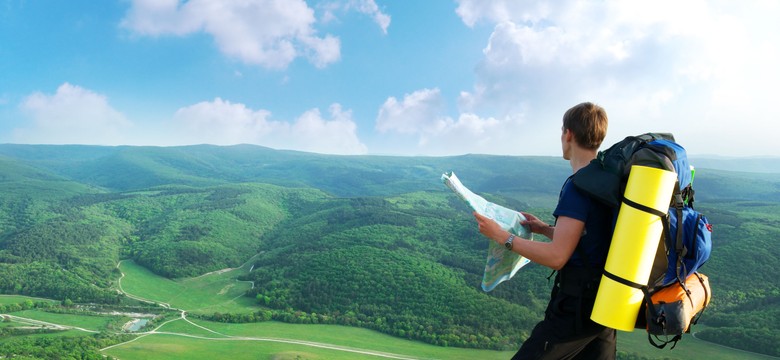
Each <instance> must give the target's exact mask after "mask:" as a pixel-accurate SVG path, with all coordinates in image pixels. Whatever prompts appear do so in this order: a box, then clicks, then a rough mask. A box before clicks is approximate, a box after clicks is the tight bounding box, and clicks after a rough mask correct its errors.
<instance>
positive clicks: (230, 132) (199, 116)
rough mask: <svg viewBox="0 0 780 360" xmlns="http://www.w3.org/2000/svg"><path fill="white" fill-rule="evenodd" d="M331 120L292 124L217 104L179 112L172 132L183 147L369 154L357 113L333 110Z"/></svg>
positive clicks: (308, 115) (314, 117)
mask: <svg viewBox="0 0 780 360" xmlns="http://www.w3.org/2000/svg"><path fill="white" fill-rule="evenodd" d="M328 110H329V115H330V117H329V118H325V117H323V116H322V114H321V113H320V110H319V109H311V110H308V111H306V112H304V113H303V114H302V115H301V116H299V117H298V118H297V119H295V120H294V121H292V122H285V121H276V120H272V119H271V113H270V112H269V111H267V110H262V109H261V110H253V109H250V108H248V107H247V106H246V105H244V104H239V103H231V102H230V101H226V100H222V99H220V98H216V99H214V100H213V101H205V102H200V103H197V104H194V105H191V106H187V107H184V108H181V109H179V110H178V111H176V113H175V115H174V117H173V121H172V125H173V129H172V131H173V132H174V133H176V134H178V135H177V136H178V137H179V140H178V141H179V142H180V143H183V144H193V143H209V144H217V145H233V144H241V143H248V144H259V145H263V146H268V147H272V148H276V149H294V150H301V151H309V152H317V153H327V154H364V153H366V151H367V150H366V146H365V145H364V144H363V143H361V142H360V140H359V139H358V136H357V126H356V125H355V122H354V121H353V120H352V112H351V111H349V110H344V109H342V107H341V105H339V104H333V105H331V106H330V108H329V109H328Z"/></svg>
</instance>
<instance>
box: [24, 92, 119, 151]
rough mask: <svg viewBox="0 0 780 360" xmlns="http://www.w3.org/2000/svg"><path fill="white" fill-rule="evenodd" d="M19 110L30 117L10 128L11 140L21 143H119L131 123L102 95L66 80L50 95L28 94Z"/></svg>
mask: <svg viewBox="0 0 780 360" xmlns="http://www.w3.org/2000/svg"><path fill="white" fill-rule="evenodd" d="M20 109H21V110H22V112H23V113H24V114H26V115H27V116H28V117H29V120H31V122H30V123H29V126H27V127H22V128H17V129H14V130H13V133H12V139H13V141H14V142H20V143H39V144H96V145H119V144H124V143H125V142H126V141H127V139H126V137H125V135H126V132H127V130H129V129H131V128H132V126H133V124H132V123H131V122H130V121H128V120H127V119H126V118H125V116H124V115H123V114H122V113H120V112H119V111H117V110H115V109H114V108H113V107H112V106H111V105H110V104H109V103H108V100H107V98H106V96H105V95H101V94H98V93H95V92H93V91H90V90H87V89H84V88H82V87H79V86H75V85H71V84H69V83H64V84H62V85H60V87H58V88H57V91H56V93H54V94H53V95H47V94H44V93H41V92H35V93H33V94H31V95H29V96H27V98H25V99H24V100H23V101H22V103H21V104H20Z"/></svg>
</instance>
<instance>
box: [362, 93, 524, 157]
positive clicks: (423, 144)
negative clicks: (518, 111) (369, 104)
mask: <svg viewBox="0 0 780 360" xmlns="http://www.w3.org/2000/svg"><path fill="white" fill-rule="evenodd" d="M523 123H524V119H523V117H522V116H521V115H516V116H507V117H503V118H501V119H496V118H492V117H487V118H482V117H480V116H478V115H476V114H473V113H461V114H460V115H459V116H458V118H457V119H453V118H450V117H448V116H446V106H445V103H444V99H443V97H442V95H441V91H440V90H439V89H421V90H417V91H415V92H412V93H410V94H405V95H404V97H403V99H402V100H400V101H399V100H398V99H396V98H395V97H390V98H388V99H387V100H386V101H385V103H384V104H383V105H382V107H381V108H380V110H379V114H378V116H377V120H376V129H377V130H378V131H379V132H380V133H382V134H383V136H384V142H387V143H396V144H397V143H404V142H408V141H405V140H404V139H408V138H410V137H412V138H414V143H412V144H409V145H408V146H404V147H396V149H395V152H396V153H399V152H400V153H401V154H406V155H417V154H427V155H452V154H465V153H495V152H496V150H497V149H502V148H503V144H507V143H517V142H518V140H520V139H522V137H521V136H516V135H519V134H517V130H518V129H521V128H522V124H523ZM499 144H500V145H502V146H497V145H499ZM522 150H523V149H522V148H521V147H520V146H518V147H517V148H516V149H515V151H514V152H513V153H515V154H517V153H518V152H520V151H522Z"/></svg>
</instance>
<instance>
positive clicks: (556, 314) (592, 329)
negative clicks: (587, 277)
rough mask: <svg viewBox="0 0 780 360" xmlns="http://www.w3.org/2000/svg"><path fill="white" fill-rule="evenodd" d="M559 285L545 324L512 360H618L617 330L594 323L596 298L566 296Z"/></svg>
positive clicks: (541, 323) (542, 324) (536, 330)
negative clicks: (593, 313) (616, 359)
mask: <svg viewBox="0 0 780 360" xmlns="http://www.w3.org/2000/svg"><path fill="white" fill-rule="evenodd" d="M557 283H558V281H556V285H555V286H554V287H553V291H552V294H551V296H550V303H549V304H548V305H547V310H546V311H545V317H544V320H542V321H541V322H539V323H538V324H537V325H536V326H535V327H534V329H533V331H532V332H531V336H530V337H529V338H528V339H527V340H526V341H525V342H524V343H523V345H522V346H521V347H520V350H519V351H518V352H517V353H516V354H515V356H514V357H512V359H513V360H516V359H604V360H607V359H615V356H616V347H615V345H616V334H615V330H614V329H610V328H607V327H604V326H603V325H599V324H597V323H595V322H593V321H592V320H590V313H591V311H592V310H593V302H594V301H595V294H592V293H589V294H586V295H584V296H583V295H581V294H580V295H579V296H575V295H572V294H566V293H564V291H560V287H559V285H558V284H557Z"/></svg>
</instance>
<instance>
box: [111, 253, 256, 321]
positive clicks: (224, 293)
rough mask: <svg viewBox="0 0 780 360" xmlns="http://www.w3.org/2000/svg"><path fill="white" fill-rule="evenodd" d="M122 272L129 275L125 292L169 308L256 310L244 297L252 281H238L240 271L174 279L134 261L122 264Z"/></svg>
mask: <svg viewBox="0 0 780 360" xmlns="http://www.w3.org/2000/svg"><path fill="white" fill-rule="evenodd" d="M119 269H120V270H121V271H122V273H124V274H125V276H124V278H122V280H121V286H122V290H124V291H125V292H127V293H128V294H132V295H133V296H136V297H139V298H142V299H146V300H148V301H153V302H157V303H160V304H166V305H169V306H170V307H172V308H175V309H182V310H186V311H188V312H191V313H198V312H201V313H214V312H222V313H242V312H250V311H252V310H253V309H252V308H251V307H250V306H251V305H253V300H252V299H250V298H248V297H246V296H244V293H245V292H246V291H247V290H248V289H250V288H251V287H252V284H251V283H249V282H242V281H237V280H235V277H236V276H238V275H239V274H240V273H241V272H246V271H247V270H245V269H243V268H236V269H232V270H228V271H224V272H214V273H211V274H206V275H202V276H198V277H194V278H188V279H181V280H171V279H167V278H164V277H161V276H158V275H155V274H154V273H152V272H151V271H149V270H147V269H146V268H144V267H142V266H139V265H138V264H136V263H134V262H133V261H130V260H125V261H122V263H121V265H120V267H119Z"/></svg>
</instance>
